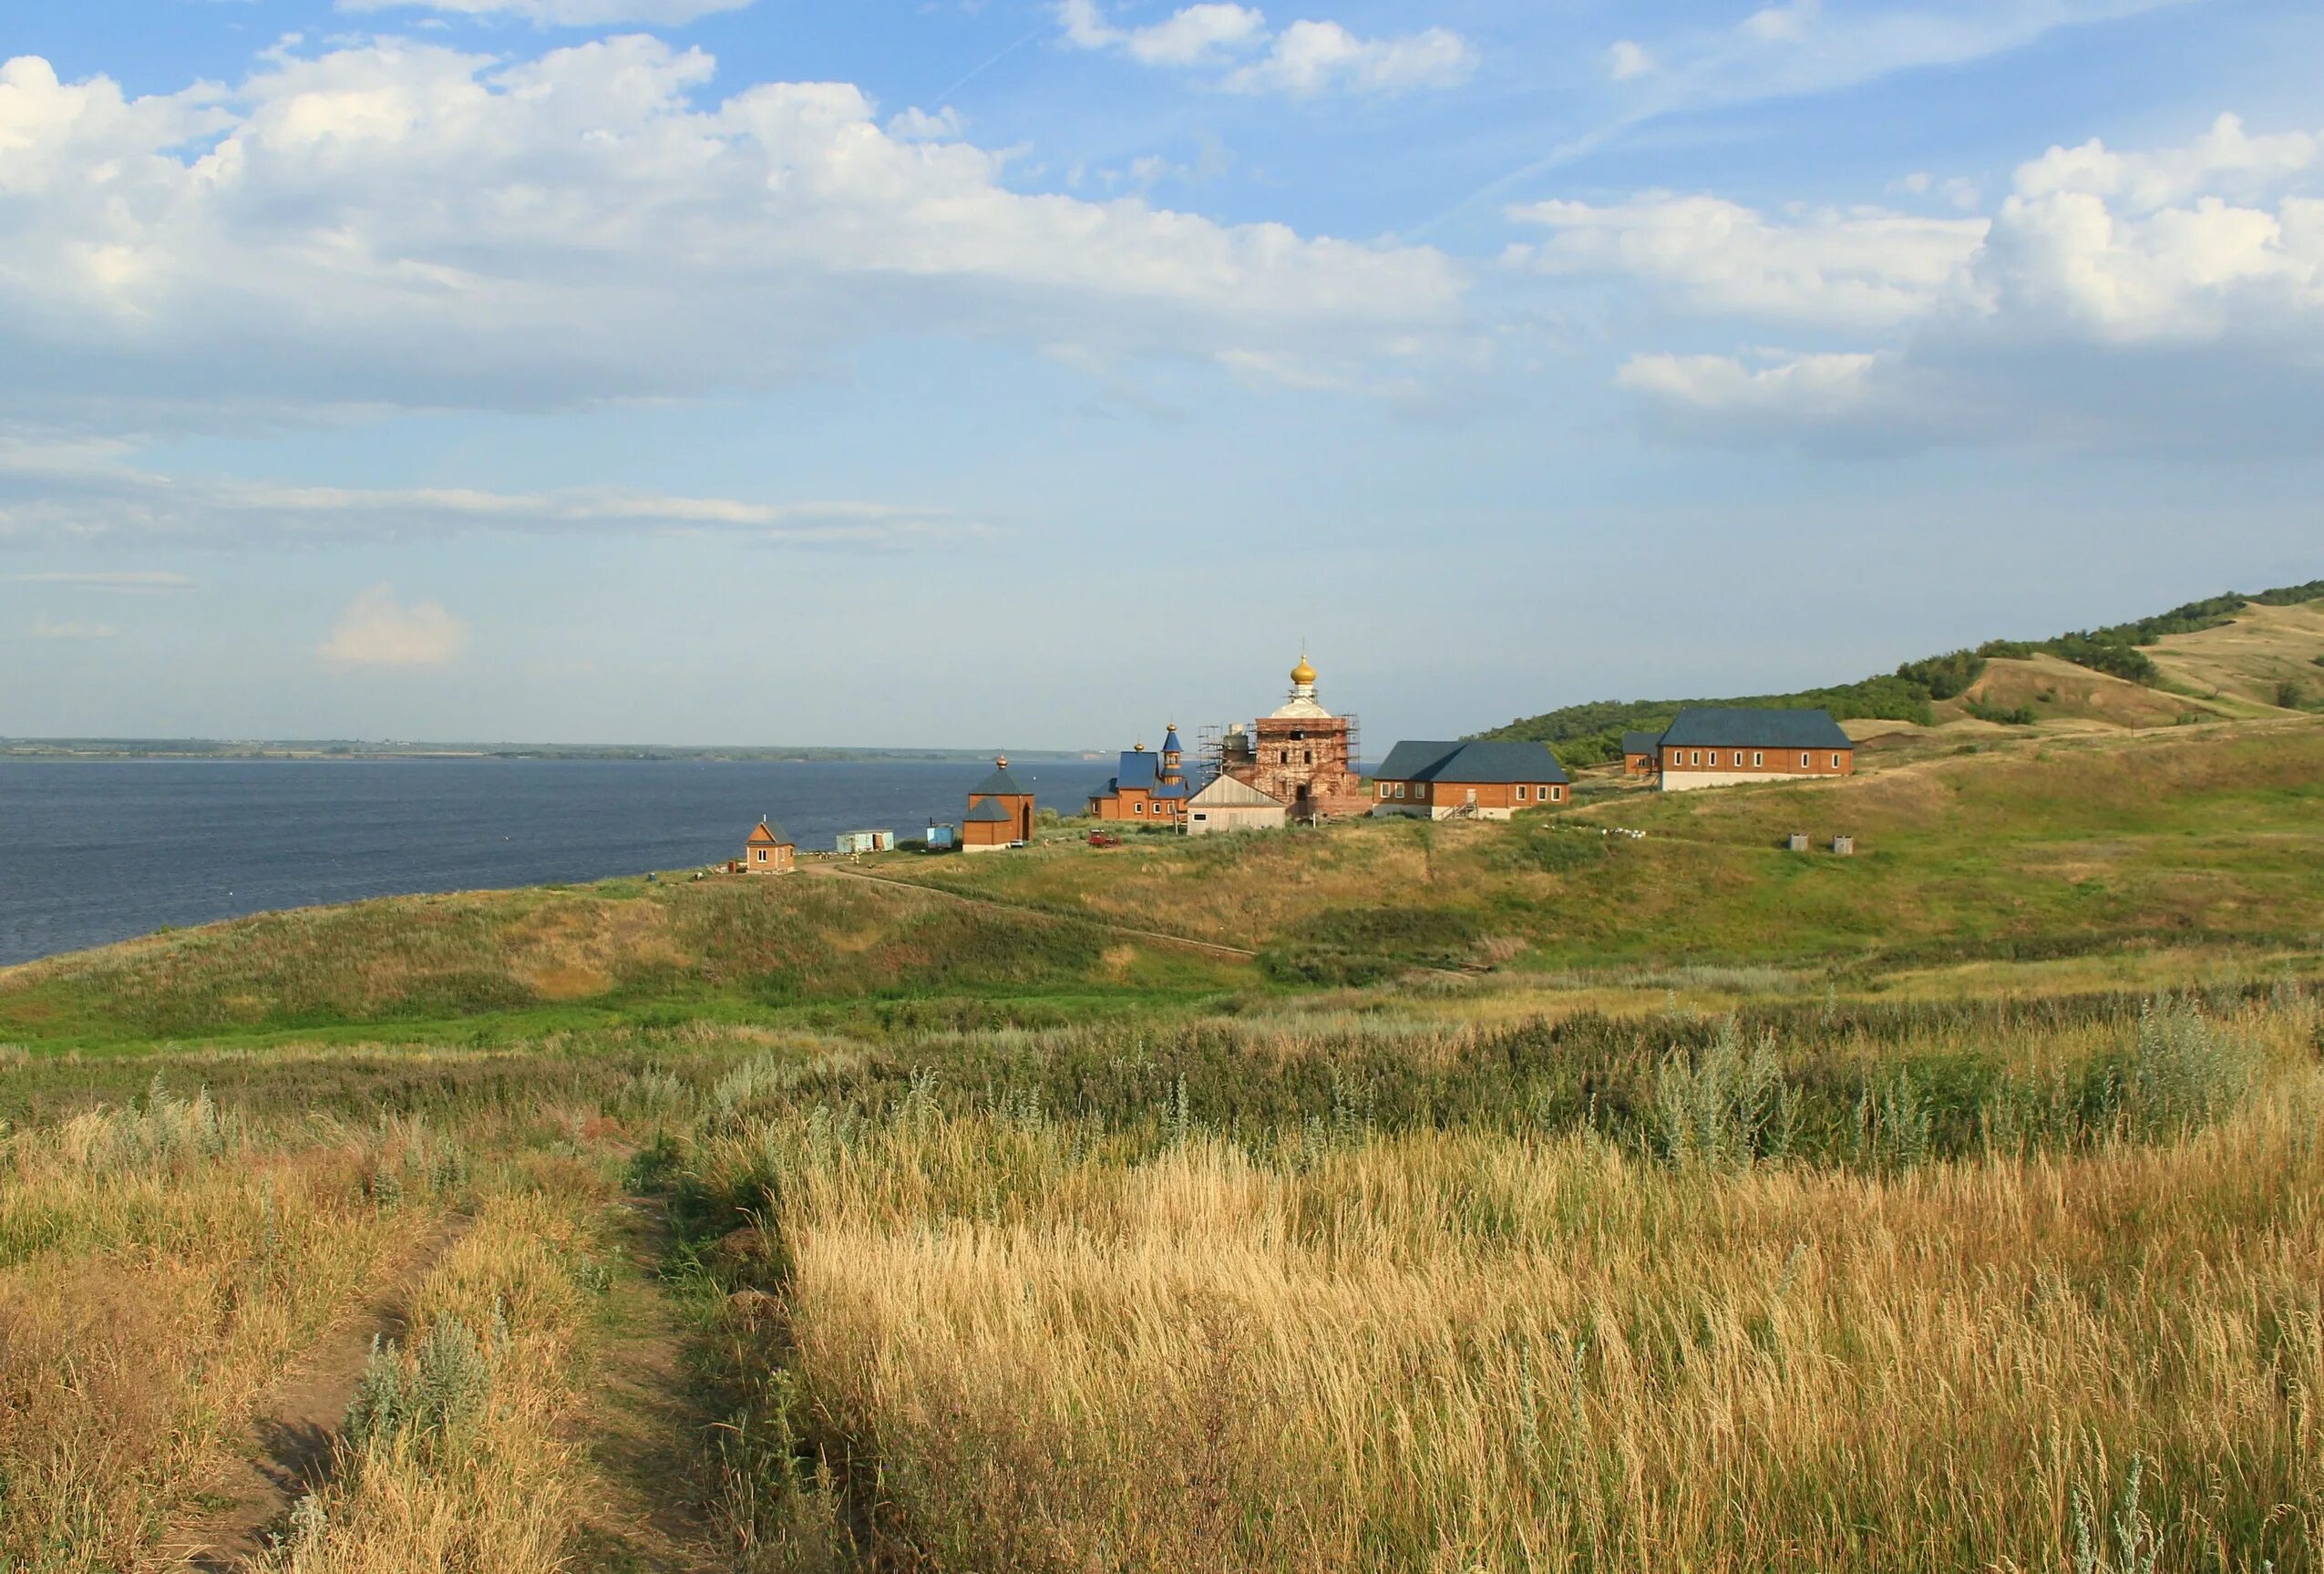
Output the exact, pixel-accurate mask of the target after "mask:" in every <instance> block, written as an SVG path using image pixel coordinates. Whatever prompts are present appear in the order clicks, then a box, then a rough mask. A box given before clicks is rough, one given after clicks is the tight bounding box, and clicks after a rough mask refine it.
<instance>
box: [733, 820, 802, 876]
mask: <svg viewBox="0 0 2324 1574" xmlns="http://www.w3.org/2000/svg"><path fill="white" fill-rule="evenodd" d="M798 852H799V849H798V844H797V843H796V842H794V841H792V840H791V838H790V837H789V835H788V834H787V833H786V832H785V831H784V829H783V828H782V827H781V826H780V825H778V824H776V822H775V820H773V819H772V818H767V819H763V820H760V821H759V822H758V827H757V828H756V829H755V830H753V831H752V832H751V833H750V836H749V838H748V839H746V841H745V842H744V843H743V872H744V873H745V874H788V873H790V872H791V870H792V869H794V868H796V867H797V864H798Z"/></svg>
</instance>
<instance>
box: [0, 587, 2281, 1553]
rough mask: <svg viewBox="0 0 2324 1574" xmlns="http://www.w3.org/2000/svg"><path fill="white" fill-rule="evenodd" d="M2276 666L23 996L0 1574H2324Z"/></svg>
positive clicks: (321, 914) (405, 910) (3, 1066)
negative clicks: (1549, 787) (1601, 775)
mask: <svg viewBox="0 0 2324 1574" xmlns="http://www.w3.org/2000/svg"><path fill="white" fill-rule="evenodd" d="M2271 612H2281V613H2283V614H2284V615H2285V617H2286V618H2287V619H2288V618H2289V617H2290V616H2291V615H2293V614H2295V613H2302V614H2303V615H2304V609H2303V608H2301V607H2298V606H2293V607H2285V608H2280V609H2271ZM2258 621H2259V620H2257V619H2254V618H2252V617H2251V616H2249V615H2248V614H2247V615H2246V616H2245V617H2244V618H2243V619H2241V620H2239V621H2238V622H2237V623H2236V624H2216V625H2213V626H2211V627H2209V628H2206V629H2199V630H2189V631H2185V632H2182V633H2170V634H2165V635H2162V636H2159V637H2158V643H2156V644H2155V645H2154V646H2151V647H2141V648H2142V649H2144V650H2146V651H2148V652H2149V655H2148V658H2147V659H2149V660H2151V661H2153V662H2154V664H2156V665H2157V667H2158V668H2165V669H2170V668H2172V667H2173V664H2175V670H2176V671H2177V672H2179V673H2180V674H2185V675H2187V676H2190V677H2193V678H2196V679H2200V678H2202V677H2203V676H2204V675H2205V674H2206V673H2212V674H2231V675H2222V676H2218V677H2216V678H2215V680H2214V681H2215V682H2216V685H2217V687H2218V691H2219V692H2218V694H2217V696H2216V698H2213V697H2209V696H2195V697H2194V698H2190V699H2187V700H2186V702H2185V703H2189V704H2195V703H2202V704H2205V705H2209V706H2211V707H2213V708H2212V711H2211V713H2210V714H2214V715H2217V716H2219V717H2220V718H2221V719H2219V720H2216V722H2214V723H2212V724H2209V725H2202V726H2145V727H2141V726H2138V725H2135V724H2136V723H2137V722H2138V721H2139V720H2141V719H2144V717H2145V716H2146V715H2147V713H2144V712H2139V711H2137V710H2136V709H2135V708H2134V707H2135V705H2138V704H2143V703H2144V700H2143V698H2142V696H2146V695H2152V694H2161V693H2162V692H2163V691H2160V690H2157V689H2155V688H2154V687H2153V686H2152V685H2151V684H2138V683H2134V682H2132V681H2131V680H2129V679H2124V678H2119V677H2115V676H2113V675H2112V674H2102V673H2099V672H2096V671H2094V670H2093V669H2090V668H2086V667H2083V666H2080V665H2077V664H2072V663H2069V662H2066V661H2064V660H2063V659H2062V658H2059V657H2056V656H2054V655H2052V654H2051V653H2035V654H2030V655H2023V656H2014V655H2013V656H2006V657H1994V658H1990V659H1989V660H1988V662H1987V664H1986V665H1985V667H1984V669H1983V670H1982V671H1980V673H1978V674H1975V677H1974V679H1973V680H1965V681H1964V685H1963V689H1962V692H1961V694H1958V695H1956V696H1954V700H1955V701H1958V702H1959V703H1960V705H1962V707H1963V710H1964V713H1965V712H1966V706H1967V705H1968V704H1969V703H1970V702H1971V701H1972V700H1974V701H1976V702H1977V703H1980V704H1986V705H2000V703H2002V702H2003V701H2008V702H2010V703H2012V704H2017V703H2022V704H2025V705H2034V706H2046V707H2049V709H2050V710H2051V713H2053V715H2055V717H2056V718H2057V719H2055V720H2053V721H2052V722H2050V723H2047V724H2045V725H2043V726H2042V727H2041V728H2039V729H2035V730H2028V729H2025V728H2020V727H2004V726H1998V725H1994V724H1991V723H1988V722H1983V721H1980V720H1977V719H1975V718H1974V716H1972V715H1967V714H1963V715H1961V716H1959V718H1957V719H1950V720H1949V719H1947V718H1946V717H1945V716H1943V715H1939V716H1938V718H1937V722H1936V725H1934V726H1933V727H1932V728H1930V729H1928V732H1927V734H1926V736H1917V737H1916V738H1915V739H1914V741H1913V743H1912V745H1911V746H1910V747H1908V748H1897V749H1887V750H1880V751H1873V752H1870V753H1868V754H1867V756H1866V761H1865V768H1864V769H1863V770H1862V772H1861V773H1860V774H1859V775H1857V776H1856V777H1853V778H1850V779H1846V780H1840V781H1832V782H1812V783H1810V782H1802V783H1770V784H1765V785H1763V786H1752V787H1735V788H1732V789H1728V790H1725V791H1721V792H1716V793H1699V794H1687V795H1661V794H1655V793H1648V792H1638V791H1630V790H1627V789H1626V788H1625V787H1622V786H1621V785H1620V784H1614V783H1604V784H1598V785H1597V786H1596V787H1593V790H1592V794H1591V796H1590V797H1588V798H1586V799H1585V800H1584V801H1583V802H1581V803H1578V804H1576V805H1571V806H1566V807H1564V808H1560V809H1558V810H1554V811H1539V812H1536V813H1533V814H1528V815H1526V816H1523V817H1520V818H1518V819H1517V821H1515V822H1513V823H1509V824H1502V825H1496V824H1487V823H1475V822H1446V823H1444V824H1431V823H1427V822H1416V821H1404V820H1397V821H1387V820H1383V821H1378V822H1373V821H1357V822H1352V823H1346V824H1341V825H1334V826H1331V827H1326V828H1319V829H1315V830H1301V831H1289V832H1282V833H1269V834H1264V835H1258V836H1250V837H1240V838H1215V839H1205V840H1188V839H1185V838H1173V837H1167V836H1155V837H1138V838H1131V840H1130V843H1129V845H1128V846H1126V847H1125V848H1123V849H1118V850H1111V851H1108V850H1101V849H1093V848H1090V847H1088V846H1086V845H1085V844H1082V843H1080V842H1078V841H1076V840H1075V839H1074V838H1072V837H1071V836H1070V835H1064V834H1060V835H1055V836H1053V837H1051V838H1049V839H1047V840H1045V841H1044V842H1043V843H1042V844H1041V845H1040V846H1038V847H1036V848H1034V849H1031V850H1029V851H1027V852H1024V853H1020V854H1013V855H1010V856H1007V857H994V858H987V859H967V858H951V859H924V858H914V857H910V856H909V855H894V856H887V857H881V858H875V859H867V860H865V862H864V863H863V864H862V865H861V866H859V868H858V869H856V870H855V871H853V872H850V871H848V870H844V869H838V868H834V867H829V866H821V867H818V868H814V869H807V870H802V872H800V873H799V874H798V875H797V876H795V877H792V878H789V879H784V880H751V879H745V878H735V879H725V880H704V881H702V882H698V883H695V882H685V881H673V882H669V883H662V884H649V883H646V882H644V881H639V880H625V881H609V882H604V883H602V884H598V885H592V886H585V887H575V888H553V889H543V890H520V891H502V892H477V893H467V894H462V895H457V896H445V897H429V898H408V899H399V900H384V901H375V902H366V903H362V904H358V905H355V906H352V907H346V908H339V909H330V910H314V911H307V912H292V913H278V914H268V915H263V916H261V917H257V918H252V919H246V920H242V921H237V922H232V923H227V924H220V925H215V926H211V927H209V928H204V929H199V930H192V931H182V932H178V933H166V934H159V935H156V936H153V937H150V938H148V939H146V940H141V941H134V942H130V943H129V944H125V945H120V946H115V947H110V948H108V949H105V950H102V951H98V952H87V953H84V954H80V955H75V956H67V957H61V958H57V959H53V960H51V961H47V962H39V963H36V964H33V965H30V966H26V967H20V968H15V969H11V970H6V971H5V972H0V1394H5V1395H6V1396H7V1399H8V1402H7V1403H6V1404H0V1569H42V1570H51V1571H55V1574H101V1571H103V1570H109V1569H144V1568H159V1567H165V1566H167V1567H178V1566H181V1565H183V1564H185V1563H186V1561H187V1559H188V1558H189V1557H190V1556H193V1555H195V1554H196V1553H200V1561H201V1565H202V1566H204V1567H242V1568H248V1569H258V1570H262V1571H272V1574H365V1571H371V1570H386V1569H420V1568H442V1567H457V1568H463V1569H494V1570H506V1571H508V1574H559V1571H560V1570H562V1569H662V1570H669V1571H672V1574H694V1571H699V1574H709V1571H710V1570H713V1569H734V1570H741V1571H744V1574H776V1571H794V1570H819V1571H824V1574H877V1571H879V1570H891V1569H936V1568H941V1569H956V1570H961V1571H964V1574H966V1571H977V1570H989V1571H992V1574H1001V1571H1003V1570H1008V1571H1011V1574H1014V1571H1017V1570H1032V1571H1037V1574H1088V1571H1091V1570H1107V1571H1118V1574H1130V1571H1132V1570H1143V1569H1229V1568H1231V1569H1249V1570H1270V1571H1280V1574H1295V1571H1296V1574H1306V1571H1308V1570H1311V1569H1332V1570H1342V1571H1345V1574H1401V1571H1403V1570H1406V1569H1477V1570H1493V1571H1495V1574H1500V1571H1503V1570H1507V1571H1510V1574H1514V1571H1516V1570H1518V1569H1537V1568H1560V1569H1563V1568H1592V1569H1662V1568H1676V1567H1685V1568H1691V1569H1704V1570H1743V1569H1752V1570H1757V1569H1830V1570H1835V1571H1840V1574H1875V1571H1877V1574H1983V1571H1987V1570H1992V1569H2029V1570H2030V1569H2068V1568H2072V1569H2090V1570H2092V1571H2093V1574H2100V1571H2103V1574H2130V1571H2132V1570H2135V1569H2149V1570H2153V1571H2154V1574H2177V1571H2179V1570H2188V1571H2193V1570H2196V1569H2262V1568H2273V1569H2276V1570H2278V1574H2319V1570H2320V1569H2324V1435H2319V1430H2318V1426H2317V1412H2316V1407H2315V1404H2314V1401H2313V1396H2314V1395H2315V1394H2319V1392H2324V1324H2319V1318H2318V1315H2317V1300H2316V1283H2317V1270H2316V1265H2317V1263H2318V1262H2319V1260H2324V1210H2319V1209H2318V1208H2317V1206H2316V1202H2315V1199H2316V1198H2317V1197H2318V1196H2319V1194H2324V1143H2319V1141H2318V1139H2317V1133H2318V1132H2319V1129H2324V1066H2319V1062H2318V1051H2319V1045H2324V717H2319V716H2309V715H2294V714H2288V713H2287V712H2285V711H2284V710H2283V709H2282V707H2278V706H2274V705H2268V704H2267V703H2266V702H2265V701H2264V700H2262V699H2258V698H2255V697H2253V686H2254V685H2255V684H2261V683H2264V681H2265V678H2266V674H2267V668H2265V667H2264V665H2262V664H2261V663H2262V653H2254V652H2252V651H2249V650H2220V649H2217V648H2216V647H2217V644H2218V642H2221V641H2224V640H2226V639H2227V638H2229V637H2230V636H2232V637H2234V638H2237V639H2239V640H2247V641H2248V640H2251V639H2254V638H2255V637H2256V636H2257V634H2259V633H2264V634H2267V636H2268V637H2267V640H2266V641H2264V642H2263V643H2265V644H2266V645H2267V652H2266V653H2264V659H2265V660H2267V661H2273V662H2278V663H2282V662H2288V661H2289V660H2290V659H2291V658H2292V655H2293V654H2296V653H2298V649H2299V646H2298V641H2299V640H2300V639H2302V638H2304V637H2306V635H2305V634H2304V633H2302V632H2301V630H2300V626H2299V625H2295V624H2291V623H2289V622H2287V623H2286V624H2285V625H2284V627H2283V628H2281V629H2277V628H2273V627H2272V626H2271V627H2269V628H2264V629H2260V630H2257V631H2255V630H2254V628H2253V624H2254V623H2255V622H2258ZM2238 629H2239V630H2240V631H2241V632H2240V633H2237V630H2238ZM2205 640H2209V641H2212V642H2213V644H2211V645H2197V644H2188V643H2175V642H2198V641H2205ZM2206 651H2208V652H2211V654H2210V655H2208V656H2206V654H2205V652H2206ZM2206 660H2209V661H2212V662H2214V663H2215V664H2216V665H2215V666H2214V667H2211V668H2206V667H2205V666H2204V665H2203V663H2204V662H2205V661H2206ZM2320 670H2324V669H2320ZM2170 681H2174V682H2177V681H2181V680H2180V679H2178V678H2173V679H2171V680H2170ZM1977 684H1985V685H1986V687H1985V688H1984V690H1983V691H1982V694H1983V697H1982V698H1980V697H1979V696H1978V695H1977V694H1972V693H1971V690H1973V689H1974V688H1975V687H1976V685H1977ZM2238 685H2240V686H2238ZM1944 703H1947V704H1951V703H1954V701H1948V702H1944ZM2165 703H2166V704H2168V703H2176V702H2175V700H2174V699H2173V698H2172V697H2171V696H2167V695H2166V696H2165ZM2237 707H2242V708H2244V709H2246V710H2247V712H2248V714H2247V715H2243V716H2240V717H2238V716H2237V715H2235V714H2234V713H2235V711H2236V710H2237ZM1615 831H1622V832H1636V833H1640V834H1638V835H1613V834H1609V833H1610V832H1615ZM1793 831H1805V832H1807V833H1809V834H1810V835H1812V836H1814V837H1815V838H1817V839H1818V840H1819V841H1821V840H1823V839H1825V838H1828V837H1829V836H1831V835H1832V834H1833V833H1835V832H1847V833H1850V834H1853V835H1855V836H1856V837H1857V838H1859V844H1858V845H1859V848H1860V852H1859V854H1858V855H1857V856H1856V857H1854V858H1846V859H1843V858H1836V857H1834V856H1831V855H1830V854H1828V853H1815V854H1806V855H1802V854H1794V853H1791V852H1789V851H1786V850H1784V848H1783V845H1782V844H1783V838H1784V837H1785V836H1786V835H1787V834H1788V833H1790V832H1793ZM866 876H869V877H873V878H865V877H866ZM1172 935H1176V936H1179V937H1187V938H1188V939H1189V940H1192V941H1202V942H1208V943H1209V944H1211V945H1214V946H1215V945H1217V944H1220V943H1224V944H1227V945H1230V946H1241V947H1244V948H1247V949H1248V951H1249V952H1255V953H1257V954H1256V955H1255V956H1246V955H1240V954H1236V953H1233V952H1219V951H1217V950H1206V949H1203V948H1202V947H1201V946H1199V945H1194V944H1188V943H1184V942H1182V941H1173V940H1171V939H1169V938H1167V937H1168V936H1172ZM60 1373H63V1374H66V1377H67V1378H68V1379H69V1380H60V1376H59V1374H60ZM286 1374H287V1375H286ZM293 1449H295V1450H299V1451H302V1452H298V1453H295V1454H293V1453H292V1452H290V1450H293ZM325 1456H327V1457H328V1458H329V1460H330V1462H331V1467H330V1469H329V1470H328V1472H327V1473H326V1474H325V1476H324V1478H323V1479H321V1480H320V1482H319V1484H317V1481H316V1477H315V1476H313V1475H308V1474H304V1473H303V1472H302V1471H301V1470H298V1469H293V1468H288V1467H286V1466H291V1465H295V1464H297V1463H298V1461H299V1460H301V1459H303V1460H305V1461H307V1462H309V1463H312V1462H313V1461H314V1460H315V1459H318V1458H322V1457H325ZM286 1481H289V1482H293V1483H294V1485H292V1486H289V1487H286V1486H285V1485H284V1483H285V1482H286ZM310 1486H311V1487H312V1491H311V1492H309V1491H308V1488H309V1487H310ZM302 1494H305V1495H304V1496H302Z"/></svg>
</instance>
